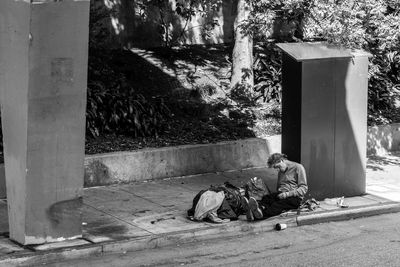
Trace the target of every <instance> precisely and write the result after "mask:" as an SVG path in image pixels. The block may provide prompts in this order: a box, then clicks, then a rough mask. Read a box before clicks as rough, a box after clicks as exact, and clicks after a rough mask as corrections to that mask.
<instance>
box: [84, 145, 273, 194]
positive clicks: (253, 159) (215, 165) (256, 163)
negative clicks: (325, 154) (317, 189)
mask: <svg viewBox="0 0 400 267" xmlns="http://www.w3.org/2000/svg"><path fill="white" fill-rule="evenodd" d="M270 150H271V149H270V147H269V144H268V142H267V141H265V140H263V139H258V138H251V139H246V140H238V141H231V142H222V143H217V144H207V145H185V146H176V147H166V148H157V149H144V150H140V151H135V152H125V153H111V154H102V155H93V156H88V157H86V160H85V186H96V185H104V184H111V183H115V182H132V181H140V180H147V179H159V178H167V177H177V176H184V175H194V174H201V173H210V172H221V171H228V170H240V169H244V168H250V167H261V166H266V160H267V158H268V155H269V154H270V152H269V151H270Z"/></svg>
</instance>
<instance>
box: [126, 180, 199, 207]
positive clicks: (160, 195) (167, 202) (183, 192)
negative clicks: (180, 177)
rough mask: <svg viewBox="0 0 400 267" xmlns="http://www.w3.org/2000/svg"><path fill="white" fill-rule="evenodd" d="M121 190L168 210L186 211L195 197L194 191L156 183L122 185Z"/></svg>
mask: <svg viewBox="0 0 400 267" xmlns="http://www.w3.org/2000/svg"><path fill="white" fill-rule="evenodd" d="M119 190H122V191H124V192H128V193H130V194H133V195H135V196H138V197H141V198H143V199H147V200H150V201H151V202H154V203H157V204H159V205H160V206H162V207H164V208H167V209H168V210H180V211H186V210H187V209H189V208H190V205H191V203H190V201H188V200H190V199H193V197H194V196H195V194H194V192H193V191H192V190H189V189H187V188H185V187H179V188H177V187H176V186H171V185H165V184H159V183H155V182H149V183H134V184H131V185H122V186H120V187H119Z"/></svg>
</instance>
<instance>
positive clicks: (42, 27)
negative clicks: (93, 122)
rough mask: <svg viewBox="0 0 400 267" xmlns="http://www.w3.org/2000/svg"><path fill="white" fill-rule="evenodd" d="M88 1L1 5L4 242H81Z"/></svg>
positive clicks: (23, 0)
mask: <svg viewBox="0 0 400 267" xmlns="http://www.w3.org/2000/svg"><path fill="white" fill-rule="evenodd" d="M88 20H89V0H63V1H57V0H1V1H0V37H1V38H0V44H1V45H0V62H2V67H1V69H0V70H1V71H3V72H4V73H3V77H2V80H3V81H2V82H1V84H2V87H3V90H2V96H1V98H2V104H3V105H2V114H1V115H2V122H3V134H4V150H5V166H6V186H7V199H8V205H9V209H8V210H9V225H10V238H11V239H13V240H15V241H17V242H19V243H21V244H24V245H26V244H40V243H45V242H54V241H61V240H64V239H71V238H76V237H80V236H81V235H82V231H81V209H80V207H81V205H82V194H83V175H84V165H83V161H84V142H85V138H84V137H85V109H86V82H87V45H88V23H89V22H88Z"/></svg>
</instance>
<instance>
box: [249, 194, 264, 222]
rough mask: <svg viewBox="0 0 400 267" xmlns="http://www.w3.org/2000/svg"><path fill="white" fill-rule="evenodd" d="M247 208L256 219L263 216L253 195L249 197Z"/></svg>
mask: <svg viewBox="0 0 400 267" xmlns="http://www.w3.org/2000/svg"><path fill="white" fill-rule="evenodd" d="M249 208H250V210H251V212H252V213H253V216H254V218H256V219H258V220H259V219H262V218H263V213H262V211H261V209H260V207H259V206H258V203H257V200H256V199H255V198H254V197H251V198H250V199H249Z"/></svg>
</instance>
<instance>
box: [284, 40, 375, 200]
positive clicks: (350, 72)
mask: <svg viewBox="0 0 400 267" xmlns="http://www.w3.org/2000/svg"><path fill="white" fill-rule="evenodd" d="M278 47H279V48H280V49H282V50H283V52H284V53H283V70H282V153H285V154H287V155H288V157H289V159H291V160H293V161H297V162H300V163H302V164H303V166H304V167H305V169H306V172H307V179H308V185H309V196H311V197H314V198H317V199H323V198H326V197H339V196H356V195H361V194H363V193H365V171H366V170H365V168H366V143H367V137H366V136H367V97H368V93H367V89H368V57H369V56H370V54H368V53H365V52H362V51H357V52H353V51H350V50H345V49H340V48H337V47H334V46H330V45H327V44H325V43H281V44H278Z"/></svg>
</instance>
